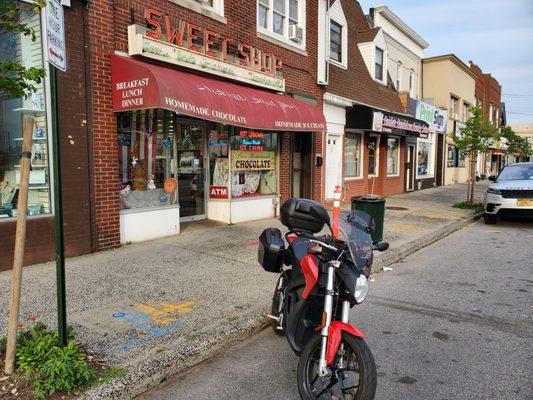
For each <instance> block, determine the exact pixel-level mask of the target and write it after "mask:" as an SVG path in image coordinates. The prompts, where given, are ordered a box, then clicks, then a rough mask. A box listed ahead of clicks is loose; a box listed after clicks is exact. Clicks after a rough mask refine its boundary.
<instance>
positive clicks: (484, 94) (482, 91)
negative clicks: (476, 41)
mask: <svg viewBox="0 0 533 400" xmlns="http://www.w3.org/2000/svg"><path fill="white" fill-rule="evenodd" d="M470 69H471V70H472V72H473V73H474V74H475V75H476V87H475V96H476V98H478V99H481V101H482V102H483V112H484V113H485V116H486V117H487V118H489V115H490V114H489V113H490V104H492V105H493V106H494V107H495V108H497V109H500V115H501V91H502V87H501V85H500V84H499V82H498V81H497V80H496V79H495V78H494V77H493V76H492V75H491V74H486V73H484V72H483V71H482V70H481V68H480V67H479V66H478V65H476V64H474V63H473V62H472V61H470Z"/></svg>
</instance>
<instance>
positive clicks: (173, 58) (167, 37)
mask: <svg viewBox="0 0 533 400" xmlns="http://www.w3.org/2000/svg"><path fill="white" fill-rule="evenodd" d="M144 16H145V20H146V24H147V28H145V27H143V26H140V25H130V26H129V27H128V52H129V54H130V55H131V56H143V57H147V58H152V59H155V60H158V61H163V62H167V63H170V64H174V65H178V66H181V67H186V68H189V69H193V70H197V71H202V72H205V73H209V74H211V75H217V76H223V77H225V78H228V79H232V80H235V81H239V82H243V83H247V84H251V85H254V86H260V87H264V88H268V89H272V90H277V91H285V79H284V78H283V77H281V76H279V74H280V71H281V70H282V68H283V61H282V59H281V58H280V57H278V56H276V55H275V54H273V53H270V52H266V51H263V50H261V49H259V48H257V47H254V46H252V45H250V44H248V43H243V42H237V41H235V40H233V39H232V38H231V37H229V36H226V35H223V34H220V33H219V32H216V31H214V30H211V29H209V28H208V27H203V26H200V25H197V24H193V23H191V22H188V21H186V20H184V19H178V21H177V23H172V22H171V19H170V18H169V16H168V15H163V13H162V12H161V11H159V10H157V9H154V8H148V9H146V11H145V15H144Z"/></svg>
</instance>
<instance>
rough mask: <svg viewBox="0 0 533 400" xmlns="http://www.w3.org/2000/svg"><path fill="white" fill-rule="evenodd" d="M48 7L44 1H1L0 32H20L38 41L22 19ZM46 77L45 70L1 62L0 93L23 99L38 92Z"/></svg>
mask: <svg viewBox="0 0 533 400" xmlns="http://www.w3.org/2000/svg"><path fill="white" fill-rule="evenodd" d="M45 6H46V2H45V1H44V0H36V1H35V2H34V3H25V2H21V1H14V0H0V31H7V32H18V33H20V34H22V35H24V36H29V37H30V38H31V40H32V41H34V42H35V41H36V40H37V37H36V35H35V31H34V29H33V28H32V27H30V26H29V25H28V24H27V23H25V22H24V21H23V19H21V17H20V16H21V15H23V14H25V13H35V12H40V9H41V8H42V7H45ZM45 75H46V72H45V69H44V68H35V67H32V68H25V67H24V66H22V65H20V64H19V63H17V62H14V61H2V62H0V93H2V94H5V95H7V96H8V97H23V96H28V94H29V93H32V92H35V91H36V90H37V85H38V84H40V83H41V82H42V80H43V79H44V77H45Z"/></svg>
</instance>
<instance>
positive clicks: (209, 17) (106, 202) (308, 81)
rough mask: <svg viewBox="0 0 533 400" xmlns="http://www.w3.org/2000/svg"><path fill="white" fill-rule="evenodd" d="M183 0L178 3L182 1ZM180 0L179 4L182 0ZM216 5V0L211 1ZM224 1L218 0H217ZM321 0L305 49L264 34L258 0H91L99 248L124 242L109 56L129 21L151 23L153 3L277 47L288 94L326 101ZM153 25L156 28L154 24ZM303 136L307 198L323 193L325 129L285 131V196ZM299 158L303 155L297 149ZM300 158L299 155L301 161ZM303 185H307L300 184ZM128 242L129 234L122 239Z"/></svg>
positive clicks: (310, 15) (124, 40)
mask: <svg viewBox="0 0 533 400" xmlns="http://www.w3.org/2000/svg"><path fill="white" fill-rule="evenodd" d="M178 3H179V4H178ZM180 4H181V5H180ZM213 4H214V3H213ZM216 4H218V3H216ZM316 7H317V3H316V0H308V1H307V2H306V9H305V38H306V39H305V48H304V49H295V48H293V46H291V45H287V44H286V43H285V42H282V41H278V40H275V39H272V38H269V37H268V36H265V35H262V34H261V35H260V34H259V33H258V32H257V9H256V2H252V1H247V2H242V1H237V0H233V1H232V0H225V1H224V2H223V12H221V13H219V14H218V15H217V14H214V13H213V11H212V10H206V9H205V8H202V6H201V5H199V4H198V2H194V1H180V2H177V1H171V0H156V1H141V0H114V1H112V0H94V1H91V2H90V3H89V7H88V21H89V34H90V42H91V46H90V48H91V59H90V76H91V95H92V99H93V107H92V117H93V154H94V187H95V195H94V201H95V225H96V236H97V247H98V249H103V248H108V247H114V246H118V245H119V244H120V242H121V231H120V226H121V211H120V202H121V200H120V196H119V191H120V180H119V173H120V171H119V169H120V168H119V163H118V160H119V157H120V154H119V152H120V149H119V144H118V142H117V117H116V114H115V113H114V112H113V102H112V93H111V88H112V70H111V66H110V57H111V55H112V54H114V53H117V52H118V53H123V54H126V53H127V52H128V26H130V25H132V24H136V25H139V26H141V27H146V28H147V29H150V28H151V27H150V26H149V24H148V23H147V19H146V11H147V9H148V8H152V9H155V10H157V11H158V12H159V13H161V15H162V16H161V18H164V17H165V18H166V17H168V21H169V23H170V24H171V25H172V26H179V24H180V20H186V21H187V22H188V23H190V24H194V25H196V26H198V27H201V28H202V29H203V28H209V29H210V30H212V31H214V32H217V33H218V34H219V35H225V36H227V37H231V40H232V41H235V42H240V43H247V44H249V45H251V46H254V47H258V48H260V49H261V50H262V51H263V52H269V53H273V54H275V55H276V56H279V57H280V58H281V59H282V60H283V68H282V70H283V78H285V84H286V90H285V91H286V94H288V95H289V96H292V97H294V98H296V99H299V100H302V101H305V102H308V103H312V104H316V105H318V106H320V105H321V103H322V96H321V92H320V90H319V88H318V86H317V85H316V72H315V71H316V68H315V67H314V61H313V60H315V59H316V48H317V43H316V34H315V32H316V25H317V18H316ZM152 28H153V27H152ZM299 135H301V136H303V139H302V140H303V141H304V142H305V141H306V140H308V139H309V138H310V139H311V143H309V144H307V145H306V146H307V147H306V149H307V150H306V151H307V154H305V155H304V156H302V157H303V158H302V163H303V162H304V161H303V160H305V163H306V164H305V165H304V167H303V169H302V170H301V173H302V174H306V173H309V177H308V178H307V181H306V182H304V183H303V184H302V185H303V186H305V187H306V188H307V193H304V194H305V195H306V196H308V197H312V198H314V199H317V200H321V199H322V193H323V176H322V172H321V168H320V166H316V165H317V164H320V163H317V162H316V160H317V159H320V157H323V149H322V147H323V138H322V135H321V133H320V132H315V133H311V132H309V133H290V132H281V133H280V135H279V137H280V139H279V141H280V144H279V152H280V153H279V171H280V173H279V195H280V200H281V201H283V200H285V199H287V198H289V197H290V196H292V195H293V194H294V193H293V192H294V190H295V183H294V175H293V174H292V173H291V172H292V171H293V168H295V167H294V165H293V164H294V153H295V145H298V143H300V139H299V138H298V137H297V136H299ZM299 157H300V156H299ZM298 161H300V160H298ZM298 189H300V190H301V189H302V187H298ZM123 241H124V240H123Z"/></svg>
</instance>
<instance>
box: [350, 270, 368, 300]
mask: <svg viewBox="0 0 533 400" xmlns="http://www.w3.org/2000/svg"><path fill="white" fill-rule="evenodd" d="M368 289H369V285H368V279H366V276H364V275H363V274H361V275H359V278H357V281H356V282H355V293H354V296H353V297H354V298H355V301H356V302H357V304H359V303H362V302H363V301H365V299H366V295H367V294H368Z"/></svg>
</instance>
